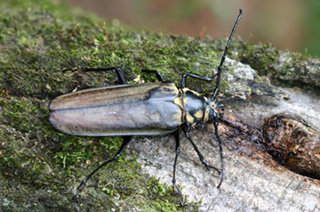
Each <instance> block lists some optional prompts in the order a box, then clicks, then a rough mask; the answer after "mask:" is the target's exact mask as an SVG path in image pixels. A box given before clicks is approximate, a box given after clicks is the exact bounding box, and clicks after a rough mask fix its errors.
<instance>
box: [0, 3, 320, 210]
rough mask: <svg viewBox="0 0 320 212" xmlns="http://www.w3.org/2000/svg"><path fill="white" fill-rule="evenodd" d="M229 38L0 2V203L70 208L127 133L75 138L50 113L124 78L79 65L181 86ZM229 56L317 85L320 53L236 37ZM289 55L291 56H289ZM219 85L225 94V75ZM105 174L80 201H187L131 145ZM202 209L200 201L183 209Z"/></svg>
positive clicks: (106, 204) (88, 204) (173, 205)
mask: <svg viewBox="0 0 320 212" xmlns="http://www.w3.org/2000/svg"><path fill="white" fill-rule="evenodd" d="M224 45H225V42H224V41H218V40H213V39H211V38H207V39H205V40H200V39H197V38H190V37H187V36H174V35H167V34H161V33H155V32H150V31H145V30H133V29H129V28H128V27H126V26H123V25H119V24H117V23H116V22H112V21H107V20H103V19H100V18H99V17H96V16H95V15H93V14H88V13H85V12H83V11H81V10H79V9H76V8H71V7H69V6H68V5H65V4H61V3H52V2H51V1H47V0H44V1H37V0H28V1H22V0H14V1H8V2H5V1H2V2H1V3H0V91H1V94H0V167H1V172H0V178H1V180H0V191H1V197H0V208H1V210H4V211H6V210H9V211H10V210H14V211H25V210H35V211H38V210H72V209H73V207H74V205H72V203H71V198H72V195H73V193H72V189H74V188H75V187H76V186H77V185H78V183H79V182H80V180H82V179H83V178H84V176H86V175H87V174H88V173H89V172H90V171H91V170H92V169H93V168H94V167H96V166H97V164H98V163H99V162H101V161H103V160H105V159H107V158H110V157H111V156H112V155H113V154H114V153H115V152H116V150H117V148H118V147H119V145H120V143H121V138H114V137H112V138H85V137H75V136H69V135H65V134H62V133H60V132H57V131H56V130H55V129H54V128H53V127H52V126H51V125H50V123H49V121H48V116H49V110H48V108H47V106H48V103H49V101H50V100H51V99H53V98H54V97H55V96H58V95H60V94H64V93H68V92H71V91H73V90H74V89H85V88H89V87H97V86H104V85H111V84H116V83H117V79H116V75H115V73H84V72H82V71H80V70H81V68H82V67H109V66H117V67H122V68H123V69H124V70H125V72H126V76H127V78H128V80H129V81H130V83H141V82H143V81H152V80H155V79H153V78H150V76H148V75H147V76H144V75H142V76H141V75H140V70H141V69H143V68H149V69H156V70H158V71H160V72H161V73H162V75H163V76H164V78H165V79H167V80H168V81H173V82H175V83H177V85H178V86H179V85H180V79H181V75H182V74H183V73H185V72H193V73H197V74H199V75H208V76H209V75H213V74H214V73H216V68H217V65H218V64H219V61H220V57H221V53H222V51H223V49H224ZM231 55H232V57H233V58H236V59H240V60H241V61H243V62H245V63H248V64H250V65H251V66H252V67H254V68H255V69H257V70H258V71H260V72H263V73H265V74H267V75H268V76H269V75H270V76H272V77H274V78H275V79H280V80H281V81H282V82H283V81H285V82H286V83H288V84H292V83H295V82H298V84H299V85H302V86H304V85H308V87H309V88H310V87H312V88H313V87H317V88H319V87H320V83H319V79H320V77H319V76H320V71H319V59H317V58H308V57H305V56H301V55H300V54H298V53H285V52H279V51H278V50H276V49H274V47H272V46H271V45H262V47H261V45H257V46H255V45H250V44H247V43H245V42H239V41H238V42H235V45H234V47H233V48H232V52H231ZM283 57H285V58H287V60H285V61H284V62H283V60H282V59H281V58H283ZM279 67H280V68H279ZM301 67H303V68H301ZM232 69H233V67H229V70H228V73H231V74H232ZM270 70H272V72H271V71H270ZM297 70H298V71H297ZM199 85H200V86H199ZM188 86H190V87H191V88H193V89H195V90H197V91H199V92H201V93H203V94H210V93H212V91H213V86H212V85H210V84H206V83H199V82H198V81H197V80H191V81H190V82H188ZM222 87H223V89H222V92H225V93H226V94H227V93H228V82H227V81H226V80H225V81H223V82H222ZM170 154H173V153H172V152H171V153H170ZM98 175H102V176H103V177H99V180H98V177H94V179H93V180H92V182H89V186H88V188H87V190H85V191H84V194H83V196H82V197H81V204H80V207H81V208H83V209H84V208H91V209H95V210H129V209H137V210H163V211H170V210H179V209H181V208H179V206H178V203H179V202H178V201H177V199H175V197H174V195H172V194H173V193H172V191H171V189H170V188H168V187H166V186H165V185H163V184H160V183H159V182H158V181H157V180H155V179H154V178H152V177H150V176H148V175H147V174H141V167H140V165H139V164H138V163H137V161H136V157H135V155H134V152H132V153H127V155H126V157H122V158H121V159H120V160H119V162H118V163H116V164H112V165H110V166H108V167H106V168H105V169H104V170H102V171H101V172H100V173H99V174H98ZM196 208H197V207H196V204H189V205H188V206H187V207H186V209H187V210H196Z"/></svg>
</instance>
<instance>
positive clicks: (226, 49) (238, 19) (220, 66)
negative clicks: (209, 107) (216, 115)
mask: <svg viewBox="0 0 320 212" xmlns="http://www.w3.org/2000/svg"><path fill="white" fill-rule="evenodd" d="M241 16H242V10H241V9H239V15H238V18H237V21H236V23H235V24H234V26H233V28H232V31H231V34H230V36H229V39H228V43H227V45H226V47H225V49H224V52H223V55H222V58H221V61H220V65H219V67H218V74H217V84H216V88H215V89H214V93H213V96H212V98H211V100H212V101H213V100H214V99H215V98H216V97H217V95H218V93H219V87H220V76H221V73H222V71H223V70H224V69H223V68H222V66H223V63H224V60H225V59H226V55H227V53H228V50H229V46H230V44H231V41H232V37H233V34H234V32H235V31H236V28H237V26H238V24H239V21H240V19H241Z"/></svg>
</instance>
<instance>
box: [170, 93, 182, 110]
mask: <svg viewBox="0 0 320 212" xmlns="http://www.w3.org/2000/svg"><path fill="white" fill-rule="evenodd" d="M173 102H174V103H175V104H176V105H178V106H179V107H180V108H181V109H183V108H184V107H183V104H182V98H181V97H180V96H179V97H176V98H175V99H174V100H173Z"/></svg>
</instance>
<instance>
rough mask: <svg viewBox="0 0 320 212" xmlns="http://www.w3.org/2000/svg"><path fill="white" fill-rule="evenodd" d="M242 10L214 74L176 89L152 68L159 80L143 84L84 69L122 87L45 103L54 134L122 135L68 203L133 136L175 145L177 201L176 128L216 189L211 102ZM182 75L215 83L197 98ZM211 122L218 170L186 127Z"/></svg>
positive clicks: (214, 106)
mask: <svg viewBox="0 0 320 212" xmlns="http://www.w3.org/2000/svg"><path fill="white" fill-rule="evenodd" d="M241 15H242V11H241V10H239V15H238V17H237V20H236V22H235V24H234V27H233V29H232V31H231V34H230V36H229V39H228V43H227V45H226V47H225V50H224V53H223V56H222V58H221V61H220V65H219V67H218V73H217V74H216V75H214V76H213V77H206V76H198V75H195V74H192V73H185V74H184V75H183V76H182V83H181V85H182V87H181V88H180V89H178V88H177V87H176V86H175V85H174V84H173V83H165V82H163V78H162V76H161V74H160V73H159V72H157V71H154V70H142V71H146V72H148V71H149V72H152V73H155V74H156V76H157V78H158V80H159V81H160V82H157V83H146V84H138V85H137V84H133V85H130V84H126V79H125V78H124V75H123V72H122V70H121V69H120V68H117V67H109V68H86V69H84V71H101V70H103V71H108V70H115V71H116V73H117V75H118V78H119V79H120V81H121V82H122V83H123V85H116V86H108V87H101V88H93V89H87V90H82V91H78V92H74V93H70V94H65V95H62V96H58V97H57V98H55V99H54V100H52V102H51V103H50V105H49V108H50V110H51V111H52V112H51V113H50V122H51V124H52V125H53V126H54V127H55V128H56V129H58V130H60V131H62V132H64V133H67V134H72V135H80V136H123V137H124V140H123V143H122V145H121V147H120V149H119V150H118V152H117V153H116V155H115V156H114V157H113V158H111V159H110V160H108V161H105V162H104V163H102V164H101V165H100V166H99V167H97V168H96V169H95V170H93V171H92V172H91V173H90V174H89V175H88V176H87V177H86V178H85V179H84V180H83V181H82V183H81V184H80V185H79V187H78V188H77V191H76V194H75V196H74V199H75V198H76V197H77V196H78V194H79V192H81V191H82V190H83V188H84V186H85V184H86V182H87V181H88V180H89V179H90V178H91V177H92V175H93V174H94V173H96V172H97V171H98V170H99V169H100V168H102V167H103V166H105V165H106V164H108V163H110V162H112V161H114V160H116V159H118V158H119V156H120V155H121V153H122V152H123V150H124V148H125V147H126V146H127V145H128V143H129V142H130V140H131V137H132V136H135V135H164V134H172V135H173V136H174V138H175V141H176V148H175V152H176V155H175V160H174V165H173V179H172V183H173V186H174V188H175V189H176V191H177V192H176V193H177V196H178V197H179V199H180V201H181V194H180V192H179V189H178V187H177V186H176V180H175V173H176V164H177V159H178V156H179V153H180V139H179V130H180V129H182V130H183V131H184V133H185V135H186V137H187V139H188V140H189V141H190V143H191V144H192V146H193V148H194V150H195V151H196V153H197V154H198V156H199V159H200V160H201V162H202V163H203V164H204V165H205V166H206V167H207V168H213V169H215V170H216V171H218V172H219V173H220V182H219V184H218V186H217V187H218V188H219V187H220V186H221V183H222V181H223V177H224V165H223V153H222V142H221V139H220V137H219V133H218V118H219V115H220V113H219V110H220V109H222V108H221V106H220V105H219V103H217V101H216V97H217V95H218V93H219V86H220V77H221V73H222V71H223V68H222V66H223V63H224V60H225V57H226V55H227V53H228V49H229V46H230V44H231V41H232V37H233V34H234V32H235V30H236V28H237V25H238V24H239V21H240V18H241ZM187 77H192V78H196V79H199V80H204V81H207V82H211V81H213V80H217V83H216V87H215V90H214V93H213V95H212V96H211V97H209V98H207V97H203V96H201V95H200V94H199V93H197V92H196V91H193V90H190V89H189V88H187V87H186V79H187ZM210 122H213V124H214V128H215V136H216V138H217V140H218V142H219V150H220V160H221V170H219V169H217V168H215V167H213V166H212V165H210V164H209V163H208V162H207V161H206V160H205V159H204V157H203V155H202V154H201V153H200V151H199V150H198V148H197V146H196V145H195V143H194V142H193V141H192V139H191V138H190V136H189V132H190V130H191V129H193V128H194V127H197V126H203V125H204V123H210Z"/></svg>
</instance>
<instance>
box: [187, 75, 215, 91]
mask: <svg viewBox="0 0 320 212" xmlns="http://www.w3.org/2000/svg"><path fill="white" fill-rule="evenodd" d="M187 77H192V78H195V79H199V80H204V81H207V82H211V81H213V80H214V79H216V78H217V75H214V76H213V77H206V76H199V75H196V74H192V73H185V74H183V76H182V82H181V87H182V88H185V87H186V86H187Z"/></svg>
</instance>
